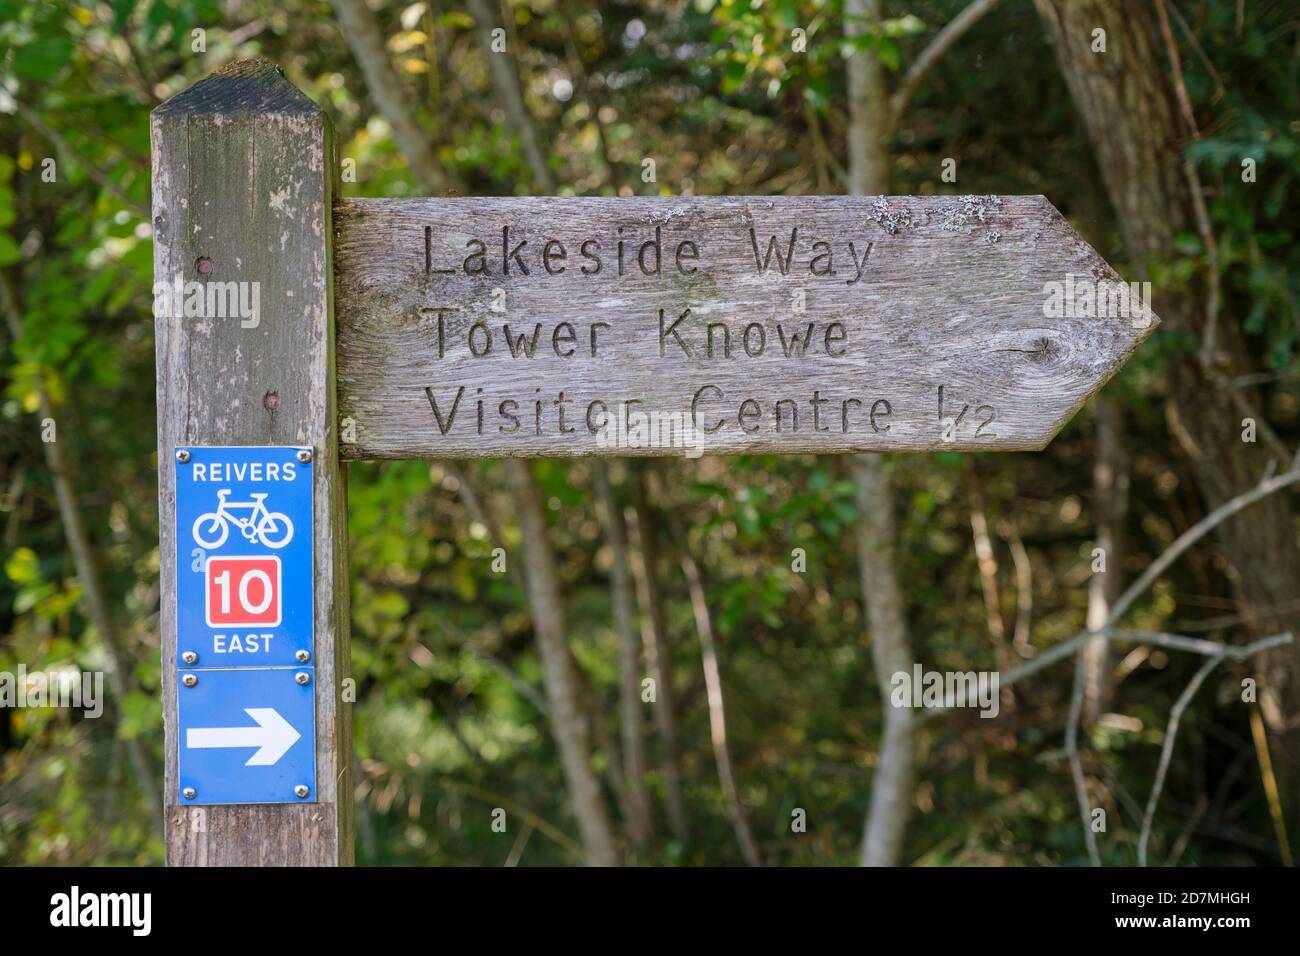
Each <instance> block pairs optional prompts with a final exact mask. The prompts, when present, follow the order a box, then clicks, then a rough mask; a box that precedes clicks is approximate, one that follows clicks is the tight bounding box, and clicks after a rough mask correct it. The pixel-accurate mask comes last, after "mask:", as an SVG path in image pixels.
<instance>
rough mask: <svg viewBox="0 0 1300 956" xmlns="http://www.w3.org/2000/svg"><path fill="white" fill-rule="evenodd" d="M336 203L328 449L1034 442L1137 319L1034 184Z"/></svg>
mask: <svg viewBox="0 0 1300 956" xmlns="http://www.w3.org/2000/svg"><path fill="white" fill-rule="evenodd" d="M334 215H335V225H336V226H337V229H338V236H339V240H338V243H337V245H336V255H335V262H336V264H337V273H336V275H337V281H336V293H337V304H336V314H337V317H338V400H339V407H340V416H341V417H342V418H343V420H345V421H348V420H350V421H351V422H352V424H353V427H354V431H355V440H352V439H349V441H347V442H345V443H344V444H343V445H342V446H341V448H340V453H341V454H342V455H343V457H345V458H440V457H445V456H450V457H455V456H460V457H480V456H487V457H501V456H518V455H546V456H556V455H565V456H568V455H623V456H626V455H674V454H677V455H680V454H684V453H686V454H689V453H691V452H692V451H694V450H695V449H698V450H700V451H703V452H705V453H723V454H727V453H745V452H764V453H787V454H789V453H799V452H814V453H828V452H852V451H863V450H877V451H879V450H898V451H926V450H931V449H961V450H969V451H996V450H1003V451H1005V450H1012V449H1022V450H1023V449H1037V448H1042V447H1043V446H1044V445H1046V444H1047V442H1048V441H1050V440H1051V438H1052V436H1053V435H1055V434H1056V433H1057V432H1058V431H1059V430H1060V429H1061V428H1062V426H1064V424H1065V423H1066V422H1067V421H1069V419H1070V418H1071V416H1072V415H1074V413H1075V412H1076V411H1078V409H1079V407H1080V406H1081V405H1083V403H1084V402H1085V401H1087V399H1088V396H1090V395H1091V394H1092V393H1093V392H1095V391H1096V390H1097V389H1098V388H1100V387H1101V385H1102V384H1103V383H1104V382H1105V381H1106V379H1107V378H1109V377H1110V376H1111V375H1112V374H1113V373H1114V372H1115V371H1116V369H1118V368H1119V366H1120V364H1121V363H1122V362H1123V361H1124V360H1125V359H1126V358H1127V357H1128V356H1129V354H1130V353H1131V352H1132V351H1133V350H1134V349H1135V348H1137V346H1138V345H1139V344H1140V343H1141V342H1142V340H1143V339H1145V338H1146V337H1147V336H1148V335H1149V334H1150V333H1151V331H1152V329H1153V328H1154V327H1155V326H1156V324H1157V322H1158V320H1157V318H1156V316H1155V314H1154V312H1153V311H1152V309H1151V295H1150V293H1151V288H1150V284H1149V283H1127V282H1124V281H1123V280H1122V279H1121V278H1120V276H1119V275H1117V274H1116V273H1115V271H1114V270H1113V269H1111V268H1110V266H1108V265H1107V264H1106V263H1105V262H1104V261H1103V260H1102V259H1101V257H1100V256H1098V255H1097V253H1096V252H1095V251H1093V249H1092V248H1091V247H1089V245H1088V244H1087V243H1086V242H1084V241H1083V239H1081V238H1080V237H1079V235H1078V234H1077V233H1076V232H1075V231H1074V229H1072V228H1071V226H1070V224H1069V223H1068V222H1066V220H1065V218H1064V217H1063V216H1061V214H1060V213H1059V212H1057V211H1056V209H1055V208H1054V207H1053V206H1052V204H1051V203H1050V202H1048V201H1047V200H1046V199H1045V198H1044V197H1042V196H865V197H853V196H798V197H781V198H776V197H774V198H757V197H721V196H719V197H685V196H683V197H672V198H656V197H627V198H618V199H600V198H560V197H545V198H541V197H534V198H529V197H521V198H485V199H477V198H452V199H403V200H390V199H345V200H342V201H340V202H339V203H338V204H337V205H336V206H335V210H334Z"/></svg>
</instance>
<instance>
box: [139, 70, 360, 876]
mask: <svg viewBox="0 0 1300 956" xmlns="http://www.w3.org/2000/svg"><path fill="white" fill-rule="evenodd" d="M151 135H152V141H153V225H154V272H155V282H162V283H171V282H173V281H174V278H175V277H176V276H180V277H181V278H182V280H183V281H185V282H189V281H205V280H206V281H209V282H216V281H220V282H250V283H258V284H259V288H260V316H259V319H258V323H257V324H256V326H255V327H245V323H244V322H241V320H240V318H237V317H235V318H195V317H191V318H171V317H167V316H165V315H164V316H160V317H159V318H157V320H156V323H155V330H156V336H157V361H158V501H159V511H160V518H161V523H160V527H161V558H162V570H161V574H162V609H161V611H162V613H161V621H162V626H161V627H162V660H163V694H164V701H163V703H164V708H165V710H164V714H165V723H166V758H167V765H166V794H165V805H166V839H167V861H168V863H170V864H172V865H207V866H216V865H248V864H277V865H329V864H339V863H351V862H352V860H353V840H352V817H353V798H352V792H353V785H352V781H351V773H350V764H351V760H350V758H351V752H352V747H351V720H350V717H349V715H348V705H345V704H343V703H342V702H341V701H340V699H339V687H340V679H341V677H343V676H346V675H347V674H348V673H349V656H348V627H349V625H348V574H347V509H346V501H345V488H344V475H343V472H342V470H341V469H340V467H339V464H338V451H337V436H336V433H335V429H334V422H335V417H336V416H335V408H334V396H335V390H334V380H333V367H334V363H333V342H334V329H333V314H332V311H331V289H332V276H331V255H330V248H329V245H330V239H331V232H330V209H331V200H332V197H333V195H334V192H335V188H336V186H335V175H336V173H335V171H336V170H337V165H336V163H335V161H334V152H333V150H334V147H333V139H332V137H333V132H332V128H331V124H330V122H329V120H328V118H327V117H326V116H325V115H324V114H323V113H322V112H321V110H320V109H319V108H318V107H317V106H316V105H315V104H314V103H312V102H311V101H310V100H309V99H307V97H305V96H303V94H302V93H300V92H299V91H298V90H296V89H295V88H294V87H293V86H292V85H291V84H289V82H288V81H287V80H285V78H284V76H283V75H281V74H280V72H279V71H278V70H277V69H275V67H273V66H272V65H270V64H269V63H266V62H264V61H250V62H241V63H236V64H233V65H232V66H231V67H228V68H227V69H225V70H223V71H221V72H220V73H217V74H214V75H213V76H211V77H209V78H208V79H206V80H204V81H202V82H200V83H198V84H196V85H195V86H193V87H192V88H190V89H189V90H187V91H185V92H184V93H181V94H180V95H179V96H176V97H175V98H173V99H171V100H168V101H167V102H166V103H164V104H163V105H162V106H160V107H158V108H157V109H156V110H154V112H153V114H152V117H151ZM200 258H204V259H206V260H208V261H209V262H210V264H211V272H210V273H209V274H200V273H199V271H198V270H199V266H198V263H199V260H200ZM206 266H207V263H205V268H206ZM187 444H193V445H310V446H311V447H312V448H313V449H315V452H316V460H315V466H314V468H313V474H314V476H315V487H314V497H315V503H314V515H315V580H316V584H315V588H316V592H315V593H316V607H315V634H316V649H315V654H314V661H315V664H316V683H315V686H316V746H317V752H316V767H317V792H318V795H319V802H318V803H311V804H276V805H264V806H235V807H229V806H206V807H193V806H191V807H186V806H180V805H178V803H179V801H178V799H177V797H178V794H177V742H178V740H177V719H176V692H177V686H176V681H177V669H176V666H175V660H176V590H175V582H176V567H175V557H174V556H175V554H176V544H175V540H176V538H175V536H176V520H175V519H176V501H175V459H174V457H173V455H174V449H175V447H176V446H177V445H187Z"/></svg>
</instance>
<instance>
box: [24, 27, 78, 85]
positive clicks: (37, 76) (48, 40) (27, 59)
mask: <svg viewBox="0 0 1300 956" xmlns="http://www.w3.org/2000/svg"><path fill="white" fill-rule="evenodd" d="M75 49H76V47H75V46H74V44H73V42H72V41H71V40H69V39H68V38H67V37H43V38H42V39H39V40H36V41H35V42H33V43H28V44H27V45H25V46H20V47H18V49H17V50H16V51H15V52H14V58H13V70H14V72H15V73H16V74H18V75H19V76H21V77H23V78H24V79H28V80H49V79H52V78H53V77H54V75H55V74H56V73H58V72H59V70H61V69H62V68H63V66H64V64H65V63H67V62H68V60H70V59H71V58H72V51H73V50H75Z"/></svg>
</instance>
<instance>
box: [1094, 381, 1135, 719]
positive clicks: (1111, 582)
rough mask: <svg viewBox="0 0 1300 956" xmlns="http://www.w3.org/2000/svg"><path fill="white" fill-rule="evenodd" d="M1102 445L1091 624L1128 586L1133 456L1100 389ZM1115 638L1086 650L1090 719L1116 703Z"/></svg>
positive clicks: (1097, 461) (1097, 406) (1097, 411)
mask: <svg viewBox="0 0 1300 956" xmlns="http://www.w3.org/2000/svg"><path fill="white" fill-rule="evenodd" d="M1093 411H1094V414H1093V422H1094V426H1095V427H1096V429H1097V451H1096V457H1095V458H1094V459H1093V462H1092V492H1093V512H1094V515H1095V519H1096V527H1097V541H1096V545H1095V547H1097V548H1100V549H1101V552H1102V555H1103V558H1104V560H1105V562H1106V564H1105V570H1104V571H1094V572H1093V575H1092V578H1091V579H1090V580H1089V581H1088V622H1087V623H1088V627H1090V628H1099V627H1103V626H1105V624H1106V620H1107V617H1108V616H1109V614H1110V607H1111V605H1112V604H1114V603H1115V600H1116V599H1117V598H1118V597H1119V596H1120V594H1122V593H1123V591H1124V573H1123V569H1122V563H1123V558H1124V521H1125V517H1126V516H1127V514H1128V482H1129V476H1128V459H1127V456H1126V455H1125V453H1124V423H1123V420H1122V419H1121V418H1120V409H1119V406H1118V405H1116V403H1115V400H1114V399H1113V398H1110V397H1109V396H1107V395H1098V396H1097V398H1096V399H1095V402H1094V406H1093ZM1112 690H1113V687H1112V682H1111V653H1110V641H1108V640H1106V638H1104V637H1094V638H1093V639H1092V640H1090V641H1089V642H1088V643H1087V645H1086V646H1085V647H1084V651H1083V719H1084V722H1085V723H1087V724H1093V723H1096V721H1097V718H1098V717H1100V716H1101V715H1102V714H1103V713H1105V712H1106V711H1107V710H1109V709H1110V704H1111V697H1112Z"/></svg>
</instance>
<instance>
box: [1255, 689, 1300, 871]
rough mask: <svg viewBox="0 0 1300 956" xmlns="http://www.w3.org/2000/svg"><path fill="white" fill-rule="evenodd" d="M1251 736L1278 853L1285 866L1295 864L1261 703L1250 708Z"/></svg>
mask: <svg viewBox="0 0 1300 956" xmlns="http://www.w3.org/2000/svg"><path fill="white" fill-rule="evenodd" d="M1250 736H1251V739H1252V740H1253V741H1254V744H1255V759H1256V760H1257V761H1258V762H1259V776H1260V781H1261V782H1262V783H1263V785H1264V795H1265V796H1266V797H1267V798H1268V815H1269V816H1270V817H1272V818H1273V835H1274V836H1275V837H1276V838H1277V849H1278V853H1279V854H1281V857H1282V865H1283V866H1294V865H1295V861H1294V860H1293V859H1292V857H1291V841H1290V840H1288V839H1287V835H1286V817H1285V815H1284V814H1283V813H1282V799H1281V797H1280V796H1279V795H1278V788H1277V776H1276V775H1275V774H1274V773H1273V758H1272V757H1271V756H1270V755H1269V752H1268V734H1266V733H1265V732H1264V718H1263V716H1262V715H1261V714H1260V712H1259V704H1255V706H1253V707H1251V708H1250Z"/></svg>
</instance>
